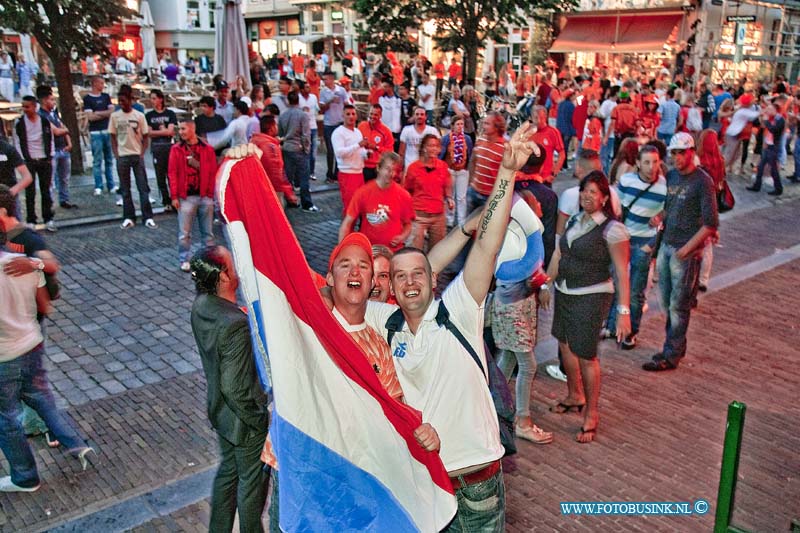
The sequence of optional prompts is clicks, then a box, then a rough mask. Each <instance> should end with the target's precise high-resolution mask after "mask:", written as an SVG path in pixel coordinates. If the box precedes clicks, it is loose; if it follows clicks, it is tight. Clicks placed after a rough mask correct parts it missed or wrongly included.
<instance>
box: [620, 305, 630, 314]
mask: <svg viewBox="0 0 800 533" xmlns="http://www.w3.org/2000/svg"><path fill="white" fill-rule="evenodd" d="M617 314H619V315H629V314H631V308H630V307H628V306H627V305H618V306H617Z"/></svg>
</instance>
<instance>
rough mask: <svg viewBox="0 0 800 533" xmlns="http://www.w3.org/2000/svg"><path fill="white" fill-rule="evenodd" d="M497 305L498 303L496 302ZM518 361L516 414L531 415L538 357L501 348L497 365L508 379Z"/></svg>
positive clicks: (509, 379) (530, 353)
mask: <svg viewBox="0 0 800 533" xmlns="http://www.w3.org/2000/svg"><path fill="white" fill-rule="evenodd" d="M495 305H497V303H496V302H495ZM517 363H519V372H517V384H516V386H515V387H514V391H515V393H516V400H515V402H516V405H517V413H516V415H517V416H518V417H526V416H531V385H533V378H535V377H536V359H535V358H534V356H533V352H532V351H530V352H512V351H511V350H500V357H499V358H498V359H497V366H498V367H499V368H500V371H501V372H502V373H503V375H504V376H505V377H506V381H509V382H510V381H511V376H512V374H513V372H514V367H515V366H517Z"/></svg>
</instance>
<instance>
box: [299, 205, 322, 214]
mask: <svg viewBox="0 0 800 533" xmlns="http://www.w3.org/2000/svg"><path fill="white" fill-rule="evenodd" d="M303 211H305V212H306V213H319V212H320V211H322V209H320V208H319V207H317V206H315V205H312V206H311V207H304V208H303Z"/></svg>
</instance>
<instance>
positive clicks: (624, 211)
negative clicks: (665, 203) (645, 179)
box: [622, 180, 658, 223]
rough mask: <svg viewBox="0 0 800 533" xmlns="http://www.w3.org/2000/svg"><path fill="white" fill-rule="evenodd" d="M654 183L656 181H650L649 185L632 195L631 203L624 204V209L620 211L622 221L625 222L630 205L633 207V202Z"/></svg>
mask: <svg viewBox="0 0 800 533" xmlns="http://www.w3.org/2000/svg"><path fill="white" fill-rule="evenodd" d="M656 181H658V180H656ZM655 184H656V182H655V181H654V182H652V183H650V185H648V186H647V187H646V188H644V189H642V190H641V191H639V192H638V193H636V196H634V197H633V200H631V203H629V204H628V205H626V206H625V209H624V210H623V212H622V222H623V223H625V219H626V218H628V212H630V210H631V207H633V204H635V203H636V202H637V201H638V200H639V198H641V197H642V196H644V194H645V193H646V192H647V191H649V190H650V187H652V186H653V185H655Z"/></svg>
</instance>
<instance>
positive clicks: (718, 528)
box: [714, 401, 747, 533]
mask: <svg viewBox="0 0 800 533" xmlns="http://www.w3.org/2000/svg"><path fill="white" fill-rule="evenodd" d="M746 409H747V406H746V405H745V404H743V403H740V402H735V401H734V402H731V403H730V405H728V423H727V425H726V428H725V445H724V447H723V449H722V471H721V472H720V476H719V491H718V492H717V512H716V516H715V519H714V533H727V532H728V531H731V530H733V531H741V530H738V529H737V528H734V527H731V525H730V524H731V517H732V516H733V500H734V496H735V493H736V477H737V475H738V472H739V453H740V452H741V448H742V433H743V430H744V413H745V410H746Z"/></svg>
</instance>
